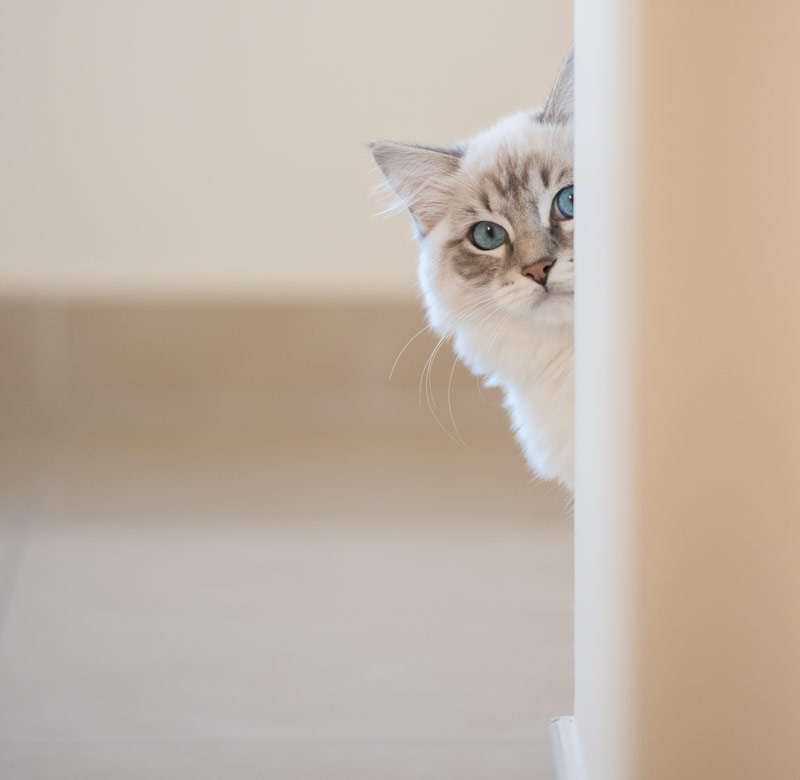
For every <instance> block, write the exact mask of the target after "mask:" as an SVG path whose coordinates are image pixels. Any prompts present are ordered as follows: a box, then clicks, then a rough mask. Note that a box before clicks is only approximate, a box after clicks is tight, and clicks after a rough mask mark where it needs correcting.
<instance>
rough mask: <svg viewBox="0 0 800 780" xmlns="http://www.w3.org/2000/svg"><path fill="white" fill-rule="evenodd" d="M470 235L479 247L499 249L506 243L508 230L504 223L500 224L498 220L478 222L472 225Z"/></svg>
mask: <svg viewBox="0 0 800 780" xmlns="http://www.w3.org/2000/svg"><path fill="white" fill-rule="evenodd" d="M470 237H471V238H472V243H473V244H475V246H476V247H478V249H485V250H489V249H497V247H499V246H502V245H503V244H505V242H506V231H505V228H504V227H503V226H502V225H498V224H497V223H496V222H478V224H477V225H474V226H473V227H472V233H471V234H470Z"/></svg>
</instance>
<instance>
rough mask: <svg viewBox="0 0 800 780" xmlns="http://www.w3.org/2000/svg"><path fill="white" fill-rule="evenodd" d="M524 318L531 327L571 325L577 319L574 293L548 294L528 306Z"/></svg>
mask: <svg viewBox="0 0 800 780" xmlns="http://www.w3.org/2000/svg"><path fill="white" fill-rule="evenodd" d="M523 316H524V318H525V320H526V321H528V322H529V323H530V324H531V325H533V326H536V325H539V324H542V323H544V324H547V325H554V326H558V325H571V324H572V323H573V321H574V319H575V301H574V295H573V293H572V292H555V291H553V292H548V293H546V294H545V295H542V296H541V297H539V298H537V299H536V301H534V302H533V304H532V305H531V306H526V307H525V311H524V313H523Z"/></svg>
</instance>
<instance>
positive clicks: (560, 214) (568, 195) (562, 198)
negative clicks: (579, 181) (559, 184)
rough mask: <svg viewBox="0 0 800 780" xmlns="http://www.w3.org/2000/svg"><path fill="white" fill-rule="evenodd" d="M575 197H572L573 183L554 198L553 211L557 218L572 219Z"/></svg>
mask: <svg viewBox="0 0 800 780" xmlns="http://www.w3.org/2000/svg"><path fill="white" fill-rule="evenodd" d="M573 208H574V199H573V197H572V185H571V184H570V186H569V187H564V189H563V190H561V191H560V192H558V193H557V194H556V196H555V198H553V212H554V216H555V218H556V219H560V220H564V219H572V213H573Z"/></svg>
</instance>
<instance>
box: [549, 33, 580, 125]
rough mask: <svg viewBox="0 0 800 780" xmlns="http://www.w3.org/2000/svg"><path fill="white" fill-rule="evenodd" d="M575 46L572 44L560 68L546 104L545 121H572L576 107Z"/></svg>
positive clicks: (556, 122) (555, 122)
mask: <svg viewBox="0 0 800 780" xmlns="http://www.w3.org/2000/svg"><path fill="white" fill-rule="evenodd" d="M574 75H575V47H574V46H570V47H569V50H568V51H567V53H566V54H565V55H564V59H563V60H561V67H559V69H558V75H557V76H556V81H555V84H553V89H552V90H550V96H549V97H548V98H547V103H545V106H544V112H543V114H542V121H543V122H551V123H553V124H565V123H567V122H571V121H572V118H573V114H574V107H575V79H574Z"/></svg>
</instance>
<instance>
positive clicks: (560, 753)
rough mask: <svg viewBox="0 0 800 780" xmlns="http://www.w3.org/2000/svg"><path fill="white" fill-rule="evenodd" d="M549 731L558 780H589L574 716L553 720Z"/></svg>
mask: <svg viewBox="0 0 800 780" xmlns="http://www.w3.org/2000/svg"><path fill="white" fill-rule="evenodd" d="M549 730H550V744H551V746H552V749H553V761H554V763H555V768H556V780H587V778H586V775H585V773H584V767H583V760H582V756H581V747H580V740H579V738H578V726H577V724H576V723H575V718H574V716H572V715H565V716H563V717H560V718H553V720H551V721H550V729H549Z"/></svg>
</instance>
